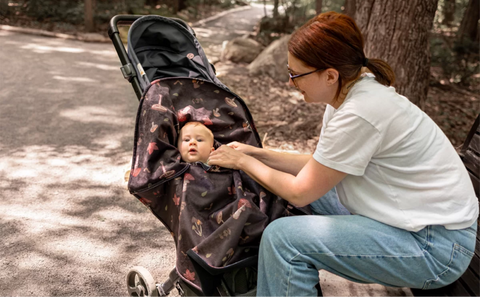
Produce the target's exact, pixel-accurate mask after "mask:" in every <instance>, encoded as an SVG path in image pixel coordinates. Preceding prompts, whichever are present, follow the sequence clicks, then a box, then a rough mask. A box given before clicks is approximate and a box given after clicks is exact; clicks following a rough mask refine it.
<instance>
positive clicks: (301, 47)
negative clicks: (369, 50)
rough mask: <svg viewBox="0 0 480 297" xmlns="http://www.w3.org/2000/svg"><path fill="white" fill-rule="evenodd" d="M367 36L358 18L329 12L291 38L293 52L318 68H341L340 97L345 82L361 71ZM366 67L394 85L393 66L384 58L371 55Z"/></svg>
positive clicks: (290, 44)
mask: <svg viewBox="0 0 480 297" xmlns="http://www.w3.org/2000/svg"><path fill="white" fill-rule="evenodd" d="M363 47H364V42H363V36H362V33H361V32H360V29H359V28H358V26H357V24H356V23H355V21H354V20H353V19H352V18H351V17H349V16H347V15H344V14H340V13H336V12H326V13H322V14H319V15H317V16H316V17H314V18H312V19H311V20H309V21H308V22H307V23H306V24H304V25H303V26H302V27H300V28H299V29H298V30H297V31H295V32H294V33H293V34H292V36H291V38H290V40H289V42H288V51H289V52H290V54H292V55H293V56H295V57H296V58H298V59H299V60H301V61H303V62H304V63H305V64H306V65H307V66H310V67H313V68H316V69H328V68H334V69H336V70H337V71H338V72H339V80H338V81H339V87H338V89H337V94H336V96H335V97H336V98H338V96H339V94H340V91H341V89H342V87H343V84H344V83H347V82H350V81H353V80H354V79H355V78H357V77H358V76H359V75H360V71H361V69H362V66H363V65H364V62H365V58H366V57H365V53H364V52H363ZM366 67H367V68H368V69H369V70H370V71H371V72H372V73H373V74H374V75H375V78H376V80H377V81H378V82H380V83H381V84H383V85H386V86H391V85H392V84H393V82H394V81H395V74H394V73H393V70H392V68H391V67H390V66H389V65H388V64H387V63H386V62H385V61H382V60H380V59H371V58H368V62H367V65H366Z"/></svg>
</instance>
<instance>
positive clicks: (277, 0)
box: [273, 0, 279, 18]
mask: <svg viewBox="0 0 480 297" xmlns="http://www.w3.org/2000/svg"><path fill="white" fill-rule="evenodd" d="M278 2H279V0H273V17H274V18H276V17H278Z"/></svg>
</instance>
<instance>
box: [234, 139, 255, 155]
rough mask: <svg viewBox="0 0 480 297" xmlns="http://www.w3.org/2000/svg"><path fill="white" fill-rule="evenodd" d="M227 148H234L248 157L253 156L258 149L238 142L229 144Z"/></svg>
mask: <svg viewBox="0 0 480 297" xmlns="http://www.w3.org/2000/svg"><path fill="white" fill-rule="evenodd" d="M227 146H229V147H231V148H233V149H234V150H236V151H239V152H242V153H244V154H246V155H249V156H253V155H254V153H255V150H256V149H258V148H257V147H254V146H252V145H248V144H244V143H241V142H237V141H234V142H230V143H229V144H227Z"/></svg>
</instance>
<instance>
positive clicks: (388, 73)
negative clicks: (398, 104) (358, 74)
mask: <svg viewBox="0 0 480 297" xmlns="http://www.w3.org/2000/svg"><path fill="white" fill-rule="evenodd" d="M365 61H366V63H365V62H364V66H365V67H367V68H368V70H370V71H371V72H372V73H373V75H375V79H376V80H377V81H378V82H379V83H381V84H382V85H385V86H391V85H393V83H394V82H395V73H394V72H393V70H392V68H391V67H390V65H388V63H387V62H385V61H383V60H380V59H366V58H365Z"/></svg>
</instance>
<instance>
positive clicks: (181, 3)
mask: <svg viewBox="0 0 480 297" xmlns="http://www.w3.org/2000/svg"><path fill="white" fill-rule="evenodd" d="M185 8H187V7H186V3H185V0H175V1H174V4H173V13H174V14H175V13H178V12H179V11H180V10H182V9H185Z"/></svg>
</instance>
